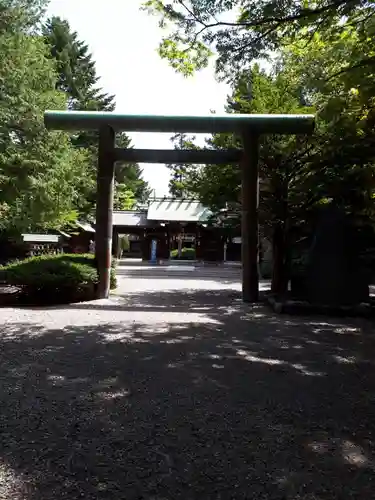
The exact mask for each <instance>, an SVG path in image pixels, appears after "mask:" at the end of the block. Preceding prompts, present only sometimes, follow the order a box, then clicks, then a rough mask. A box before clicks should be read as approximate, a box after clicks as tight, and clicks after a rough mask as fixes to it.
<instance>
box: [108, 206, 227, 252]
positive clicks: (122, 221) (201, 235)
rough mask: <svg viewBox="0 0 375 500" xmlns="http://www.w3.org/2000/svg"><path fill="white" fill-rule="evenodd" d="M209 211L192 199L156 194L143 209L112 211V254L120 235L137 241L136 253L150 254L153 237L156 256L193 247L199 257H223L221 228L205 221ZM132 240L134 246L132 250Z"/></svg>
mask: <svg viewBox="0 0 375 500" xmlns="http://www.w3.org/2000/svg"><path fill="white" fill-rule="evenodd" d="M210 217H211V211H210V210H209V209H207V208H206V207H204V206H203V205H202V204H201V203H200V202H199V201H197V200H191V199H176V198H166V197H165V198H155V199H152V200H150V202H149V204H148V206H147V208H144V209H142V210H127V211H114V213H113V254H114V255H118V248H119V237H120V235H121V234H126V235H128V237H129V243H130V241H133V242H134V241H137V248H138V252H139V253H138V255H141V256H142V258H143V260H150V258H151V243H152V241H153V240H156V242H157V246H156V258H157V259H161V260H168V259H169V258H170V253H171V251H173V250H178V251H180V249H181V248H194V250H195V255H196V258H197V259H198V260H223V259H224V238H223V236H222V234H221V231H220V228H218V227H213V226H212V225H209V224H208V221H209V219H210ZM134 246H135V245H134V244H133V250H134Z"/></svg>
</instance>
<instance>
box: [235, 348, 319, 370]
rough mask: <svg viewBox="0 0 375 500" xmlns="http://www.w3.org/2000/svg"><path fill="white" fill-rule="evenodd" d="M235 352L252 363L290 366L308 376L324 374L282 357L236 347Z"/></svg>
mask: <svg viewBox="0 0 375 500" xmlns="http://www.w3.org/2000/svg"><path fill="white" fill-rule="evenodd" d="M235 352H236V355H237V356H240V357H241V358H243V359H245V360H246V361H250V362H252V363H264V364H266V365H271V366H290V367H291V368H294V369H295V370H297V371H299V372H300V373H301V374H302V375H308V376H309V377H323V376H324V375H325V374H324V373H323V372H318V371H311V370H309V369H307V368H306V366H304V365H302V364H299V363H293V364H291V363H288V362H287V361H284V360H282V359H275V358H263V357H260V356H258V355H256V353H250V352H248V351H245V350H243V349H238V350H236V351H235Z"/></svg>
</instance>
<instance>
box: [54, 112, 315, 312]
mask: <svg viewBox="0 0 375 500" xmlns="http://www.w3.org/2000/svg"><path fill="white" fill-rule="evenodd" d="M44 123H45V126H46V127H47V128H49V129H55V130H98V131H99V153H98V174H97V204H96V259H97V264H98V273H99V285H98V298H107V297H108V295H109V284H110V269H111V258H112V210H113V185H114V172H115V162H116V161H123V162H132V163H133V162H138V163H142V162H143V163H167V164H168V163H194V164H198V163H201V164H215V163H216V164H218V165H220V164H228V163H241V167H242V196H241V202H242V222H241V238H242V245H241V246H242V297H243V301H244V302H256V301H257V300H258V296H259V276H258V156H259V137H260V136H261V135H262V134H310V133H312V132H313V130H314V125H315V118H314V116H313V115H261V114H256V115H251V114H249V115H242V114H225V115H216V114H212V115H205V116H163V115H161V116H152V115H123V114H119V113H113V112H99V111H46V112H45V114H44ZM116 131H124V132H172V133H177V132H188V133H219V132H232V133H236V134H238V135H240V136H241V138H242V144H243V149H242V150H239V149H232V150H225V151H213V150H209V149H203V150H190V151H189V150H188V151H186V150H181V151H179V150H154V149H152V150H148V149H119V148H116V147H115V132H116Z"/></svg>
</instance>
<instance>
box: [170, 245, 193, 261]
mask: <svg viewBox="0 0 375 500" xmlns="http://www.w3.org/2000/svg"><path fill="white" fill-rule="evenodd" d="M170 258H171V259H173V260H178V259H181V260H195V249H194V248H186V247H183V248H181V256H179V255H178V250H171V252H170Z"/></svg>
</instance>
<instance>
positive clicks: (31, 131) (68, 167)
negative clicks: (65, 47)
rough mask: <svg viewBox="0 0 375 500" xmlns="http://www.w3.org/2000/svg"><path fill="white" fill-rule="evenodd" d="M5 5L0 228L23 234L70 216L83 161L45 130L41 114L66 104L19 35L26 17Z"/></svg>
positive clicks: (39, 52)
mask: <svg viewBox="0 0 375 500" xmlns="http://www.w3.org/2000/svg"><path fill="white" fill-rule="evenodd" d="M9 4H13V5H11V7H10V8H9V9H8V10H7V11H3V12H6V14H7V19H8V21H10V20H11V19H14V25H13V28H12V29H11V27H10V26H8V29H7V31H5V32H1V33H0V50H1V54H2V64H1V66H0V82H1V87H2V89H1V90H2V91H1V95H0V123H1V125H0V151H1V153H0V212H1V218H0V227H1V229H2V230H3V231H9V230H12V231H15V232H22V231H32V230H36V229H41V228H42V229H45V228H48V227H51V226H57V227H58V226H61V225H62V224H63V223H64V221H65V220H68V219H70V218H72V217H73V216H74V207H75V204H76V199H77V197H78V196H79V190H78V189H77V183H76V178H77V177H78V178H84V177H85V176H86V175H87V169H86V165H87V158H86V154H85V152H84V151H75V150H74V149H73V148H72V147H71V145H70V142H69V137H68V136H67V134H64V133H61V132H48V131H47V130H46V129H45V127H44V124H43V112H44V110H45V109H46V108H57V109H59V108H61V107H64V106H65V99H64V96H63V95H62V94H61V92H59V91H55V90H54V86H55V73H54V67H53V64H52V63H51V62H50V61H49V60H48V58H47V57H46V55H47V54H46V50H45V46H44V44H43V42H42V41H41V40H40V39H39V38H38V37H36V36H34V35H33V34H29V33H24V32H23V27H24V26H28V23H27V17H26V14H27V12H26V13H25V12H22V16H21V15H20V16H19V15H18V14H19V13H20V11H19V10H18V8H19V7H20V5H21V2H9ZM16 4H17V5H16ZM15 5H16V7H17V8H16V7H15ZM25 5H26V4H25ZM27 6H30V7H32V6H34V7H35V6H38V3H37V2H31V1H30V2H28V3H27ZM2 7H3V8H4V5H2ZM14 9H15V10H14ZM14 13H15V14H16V15H15V17H14V18H13V17H12V16H13V14H14ZM29 22H30V23H31V20H29Z"/></svg>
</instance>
